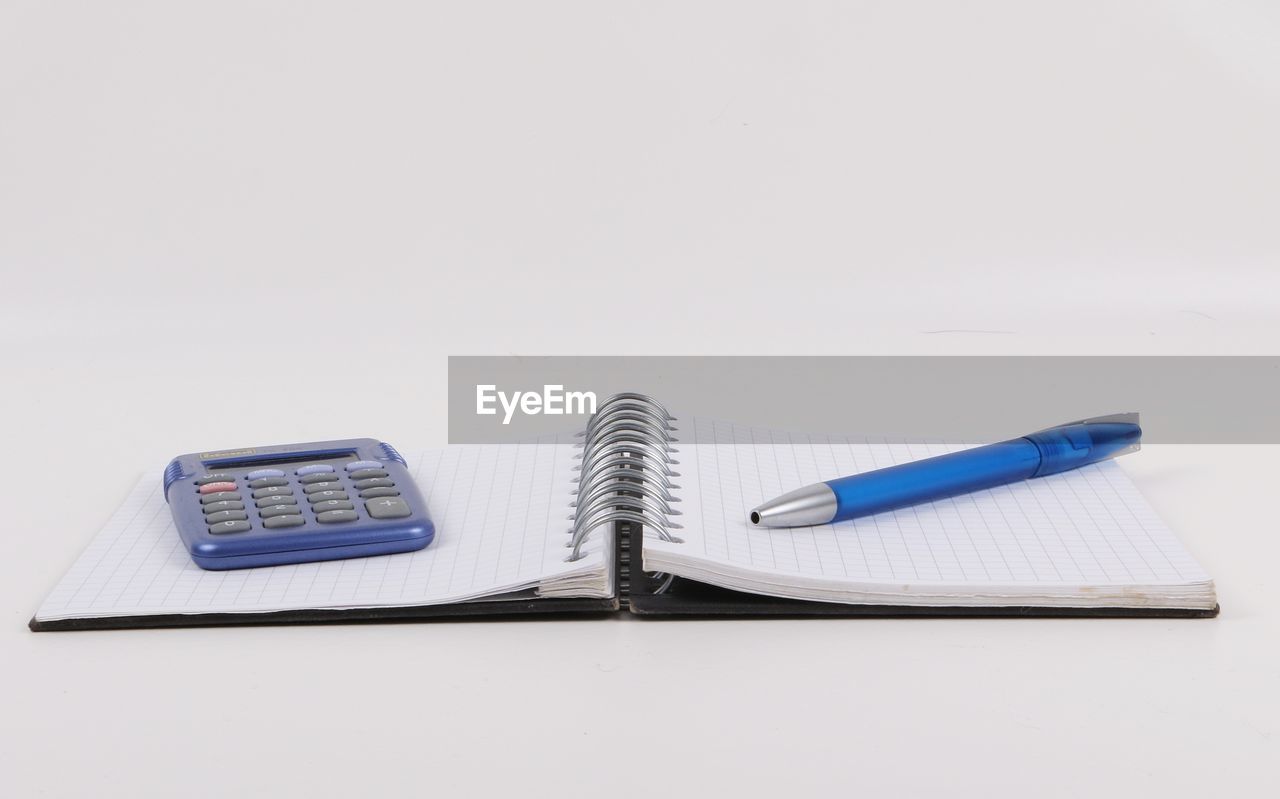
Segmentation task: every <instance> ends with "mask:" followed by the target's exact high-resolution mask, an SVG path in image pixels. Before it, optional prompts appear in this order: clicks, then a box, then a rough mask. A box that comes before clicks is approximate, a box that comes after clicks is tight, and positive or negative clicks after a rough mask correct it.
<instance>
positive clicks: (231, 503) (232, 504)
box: [204, 500, 244, 516]
mask: <svg viewBox="0 0 1280 799" xmlns="http://www.w3.org/2000/svg"><path fill="white" fill-rule="evenodd" d="M224 510H244V503H243V502H236V501H235V500H223V501H222V502H210V503H209V504H208V505H205V506H204V512H205V515H206V516H207V515H209V514H210V513H217V512H218V511H224Z"/></svg>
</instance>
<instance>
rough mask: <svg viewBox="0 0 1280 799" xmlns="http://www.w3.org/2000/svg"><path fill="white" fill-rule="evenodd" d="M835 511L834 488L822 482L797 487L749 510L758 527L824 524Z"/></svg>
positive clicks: (753, 521) (833, 516) (752, 520)
mask: <svg viewBox="0 0 1280 799" xmlns="http://www.w3.org/2000/svg"><path fill="white" fill-rule="evenodd" d="M835 515H836V492H834V491H832V490H831V486H829V485H827V484H826V483H814V484H813V485H808V486H805V487H804V488H797V489H796V490H795V491H791V492H788V493H786V494H783V495H782V496H780V497H778V498H777V499H771V500H769V501H768V502H766V503H764V504H763V505H761V506H760V507H758V508H756V509H755V510H753V511H751V523H752V524H754V525H758V526H760V527H809V526H811V525H815V524H826V523H827V522H829V521H831V520H832V519H833V518H835Z"/></svg>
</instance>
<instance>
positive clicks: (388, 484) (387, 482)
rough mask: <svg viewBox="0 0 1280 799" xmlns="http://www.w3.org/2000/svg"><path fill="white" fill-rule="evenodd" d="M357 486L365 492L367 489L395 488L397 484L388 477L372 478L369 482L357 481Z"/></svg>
mask: <svg viewBox="0 0 1280 799" xmlns="http://www.w3.org/2000/svg"><path fill="white" fill-rule="evenodd" d="M355 485H356V488H358V489H360V490H361V491H363V490H365V489H366V488H394V487H395V485H396V483H395V481H394V480H392V479H390V478H388V477H370V478H369V479H368V480H357V481H356V483H355Z"/></svg>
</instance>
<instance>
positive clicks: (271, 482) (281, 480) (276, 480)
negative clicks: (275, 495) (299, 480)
mask: <svg viewBox="0 0 1280 799" xmlns="http://www.w3.org/2000/svg"><path fill="white" fill-rule="evenodd" d="M287 485H289V478H287V477H263V478H262V479H260V480H254V481H253V482H252V483H250V484H249V487H250V488H273V487H275V486H287Z"/></svg>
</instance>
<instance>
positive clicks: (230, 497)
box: [200, 491, 240, 505]
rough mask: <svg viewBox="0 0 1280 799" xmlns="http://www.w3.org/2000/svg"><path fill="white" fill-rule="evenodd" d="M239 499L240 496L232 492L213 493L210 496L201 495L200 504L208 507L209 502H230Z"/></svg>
mask: <svg viewBox="0 0 1280 799" xmlns="http://www.w3.org/2000/svg"><path fill="white" fill-rule="evenodd" d="M239 499H240V495H239V494H237V493H236V492H234V491H215V492H213V493H212V494H201V495H200V504H201V505H208V504H209V503H210V502H232V501H236V500H239Z"/></svg>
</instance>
